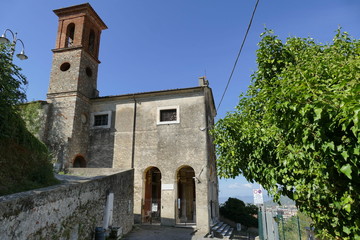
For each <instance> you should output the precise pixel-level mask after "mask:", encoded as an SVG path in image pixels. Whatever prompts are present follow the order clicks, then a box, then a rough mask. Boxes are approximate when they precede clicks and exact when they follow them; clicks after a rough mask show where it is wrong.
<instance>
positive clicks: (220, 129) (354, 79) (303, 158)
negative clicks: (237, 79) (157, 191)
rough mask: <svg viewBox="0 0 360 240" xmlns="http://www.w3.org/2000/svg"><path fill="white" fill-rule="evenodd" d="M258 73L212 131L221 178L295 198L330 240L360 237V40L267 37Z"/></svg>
mask: <svg viewBox="0 0 360 240" xmlns="http://www.w3.org/2000/svg"><path fill="white" fill-rule="evenodd" d="M257 64H258V69H257V71H256V72H255V73H254V74H253V75H252V83H251V85H250V86H249V89H248V91H247V93H246V94H245V95H243V96H242V97H241V98H240V102H239V104H238V105H237V107H236V111H234V112H230V113H228V114H227V115H226V117H225V118H224V119H221V120H219V121H218V122H217V123H216V126H215V129H214V131H213V134H214V137H215V143H216V145H217V153H218V156H219V157H218V167H219V174H220V176H221V177H225V178H230V177H236V176H238V175H239V174H243V175H244V176H245V178H246V179H247V180H248V181H251V182H253V181H256V182H258V183H260V184H261V185H262V186H263V187H264V188H265V189H266V190H268V191H269V192H270V193H271V194H272V195H274V197H275V199H279V197H280V196H281V195H285V196H288V197H289V198H290V199H292V200H294V201H295V203H296V205H297V206H298V208H299V209H300V210H301V211H303V212H305V213H306V214H307V215H309V216H310V217H311V218H312V220H313V222H314V226H315V228H316V231H317V232H318V233H319V234H320V235H321V236H322V237H324V238H325V239H330V238H338V239H340V238H341V239H360V194H359V192H360V178H359V177H360V176H359V167H360V131H359V129H360V122H359V118H360V42H359V40H356V39H353V38H351V37H350V36H349V35H348V34H347V33H346V32H341V30H340V29H339V30H338V32H337V34H336V35H335V37H334V39H333V41H332V42H331V43H328V44H318V43H316V42H315V41H314V40H313V39H312V38H297V37H291V38H288V39H287V41H286V42H285V43H284V42H282V41H281V40H280V39H278V37H277V36H274V35H273V33H272V32H271V31H266V32H265V33H264V34H262V39H261V41H260V42H259V49H258V50H257Z"/></svg>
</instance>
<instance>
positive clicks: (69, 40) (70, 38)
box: [65, 23, 75, 47]
mask: <svg viewBox="0 0 360 240" xmlns="http://www.w3.org/2000/svg"><path fill="white" fill-rule="evenodd" d="M74 35H75V24H74V23H70V24H69V25H68V26H67V29H66V42H65V47H71V46H73V44H74Z"/></svg>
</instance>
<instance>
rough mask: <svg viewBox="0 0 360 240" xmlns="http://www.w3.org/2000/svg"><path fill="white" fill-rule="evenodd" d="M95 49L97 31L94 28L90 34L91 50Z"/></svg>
mask: <svg viewBox="0 0 360 240" xmlns="http://www.w3.org/2000/svg"><path fill="white" fill-rule="evenodd" d="M94 50H95V32H94V30H92V29H91V30H90V34H89V52H91V53H94Z"/></svg>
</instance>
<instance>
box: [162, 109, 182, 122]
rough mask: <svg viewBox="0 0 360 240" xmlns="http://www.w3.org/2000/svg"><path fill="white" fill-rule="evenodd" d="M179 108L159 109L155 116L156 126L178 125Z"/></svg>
mask: <svg viewBox="0 0 360 240" xmlns="http://www.w3.org/2000/svg"><path fill="white" fill-rule="evenodd" d="M179 116H180V115H179V107H178V106H175V107H159V108H158V114H157V124H173V123H179V122H180V119H179Z"/></svg>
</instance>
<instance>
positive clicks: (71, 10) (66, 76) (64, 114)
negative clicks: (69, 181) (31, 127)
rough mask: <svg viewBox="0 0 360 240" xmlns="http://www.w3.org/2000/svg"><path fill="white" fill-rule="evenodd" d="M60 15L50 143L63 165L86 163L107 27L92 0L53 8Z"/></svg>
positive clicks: (52, 80)
mask: <svg viewBox="0 0 360 240" xmlns="http://www.w3.org/2000/svg"><path fill="white" fill-rule="evenodd" d="M54 13H55V14H56V15H57V16H58V18H59V25H58V31H57V37H56V45H55V49H53V50H52V52H53V61H52V67H51V74H50V84H49V89H48V93H47V101H48V103H49V106H50V107H49V120H48V126H47V138H46V141H47V144H48V146H50V148H51V150H52V152H53V153H54V155H55V156H54V157H55V158H56V159H57V161H58V167H59V168H60V169H63V168H67V167H72V166H75V164H74V161H75V159H77V158H82V159H84V161H83V164H82V166H86V161H87V150H86V149H87V143H88V138H89V110H90V106H91V105H90V104H91V102H90V99H91V98H94V97H98V95H99V94H98V90H97V73H98V65H99V64H100V61H99V59H98V57H99V46H100V35H101V31H102V30H104V29H107V26H106V25H105V23H104V22H103V21H102V20H101V19H100V17H99V16H98V15H97V13H96V12H95V11H94V9H93V8H92V7H91V6H90V4H88V3H86V4H81V5H76V6H71V7H66V8H61V9H57V10H54Z"/></svg>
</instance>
